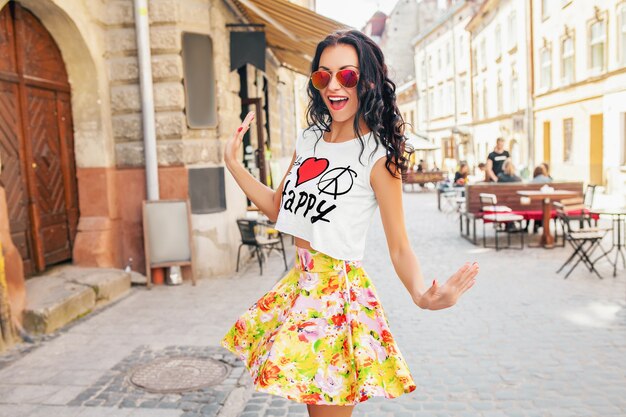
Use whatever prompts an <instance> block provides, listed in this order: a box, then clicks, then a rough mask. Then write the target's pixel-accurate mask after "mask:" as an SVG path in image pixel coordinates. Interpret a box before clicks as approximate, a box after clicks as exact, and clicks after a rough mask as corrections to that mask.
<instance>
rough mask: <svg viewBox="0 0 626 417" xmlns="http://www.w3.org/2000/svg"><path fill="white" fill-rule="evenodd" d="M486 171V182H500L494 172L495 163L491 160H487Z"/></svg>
mask: <svg viewBox="0 0 626 417" xmlns="http://www.w3.org/2000/svg"><path fill="white" fill-rule="evenodd" d="M485 171H486V172H487V175H486V176H485V180H488V179H489V178H491V179H492V180H493V181H494V182H498V177H497V176H496V173H495V172H493V161H492V160H491V159H487V166H486V167H485Z"/></svg>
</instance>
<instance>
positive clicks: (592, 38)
mask: <svg viewBox="0 0 626 417" xmlns="http://www.w3.org/2000/svg"><path fill="white" fill-rule="evenodd" d="M605 43H606V29H605V24H604V20H598V21H597V22H595V23H593V24H592V25H591V26H590V28H589V69H591V71H592V72H593V73H596V72H601V71H603V70H604V51H605V49H606V48H605Z"/></svg>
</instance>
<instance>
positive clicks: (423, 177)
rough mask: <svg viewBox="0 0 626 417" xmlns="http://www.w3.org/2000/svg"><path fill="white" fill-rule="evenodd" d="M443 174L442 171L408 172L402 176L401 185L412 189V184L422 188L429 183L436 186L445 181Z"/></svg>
mask: <svg viewBox="0 0 626 417" xmlns="http://www.w3.org/2000/svg"><path fill="white" fill-rule="evenodd" d="M445 174H446V173H445V172H443V171H426V172H416V171H408V172H407V173H406V174H405V175H403V176H402V183H403V185H404V184H410V185H411V187H413V184H419V185H421V186H424V184H427V183H429V182H432V183H433V184H436V183H438V182H440V181H443V180H444V179H445Z"/></svg>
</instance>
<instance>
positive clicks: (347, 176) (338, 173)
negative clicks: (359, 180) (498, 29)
mask: <svg viewBox="0 0 626 417" xmlns="http://www.w3.org/2000/svg"><path fill="white" fill-rule="evenodd" d="M356 176H357V175H356V172H354V170H352V169H350V167H349V166H347V167H339V168H333V169H331V170H330V171H328V172H326V173H325V174H324V175H323V176H322V178H320V180H319V182H318V183H317V189H318V190H319V191H320V193H323V194H328V195H332V196H333V197H334V198H335V200H336V199H337V196H338V195H343V194H346V193H348V191H350V190H351V189H352V186H353V185H354V178H356Z"/></svg>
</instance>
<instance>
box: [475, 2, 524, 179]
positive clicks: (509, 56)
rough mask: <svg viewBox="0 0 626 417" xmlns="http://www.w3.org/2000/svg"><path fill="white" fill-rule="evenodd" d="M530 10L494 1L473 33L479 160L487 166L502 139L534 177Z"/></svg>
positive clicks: (520, 4)
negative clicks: (494, 149)
mask: <svg viewBox="0 0 626 417" xmlns="http://www.w3.org/2000/svg"><path fill="white" fill-rule="evenodd" d="M528 8H529V3H528V2H526V1H522V0H488V1H486V2H485V3H483V5H482V6H481V8H480V10H479V11H478V13H477V14H476V15H475V17H474V18H473V19H472V21H471V22H470V23H469V25H468V27H467V29H468V31H469V32H470V34H471V41H470V42H471V48H472V49H471V51H472V52H471V54H472V55H471V56H472V103H473V106H472V107H473V129H472V131H473V136H474V146H475V149H476V157H477V160H478V161H482V162H485V161H486V160H487V155H488V154H489V152H491V151H492V150H493V148H494V146H495V144H496V139H497V138H498V137H502V138H504V139H505V140H506V148H507V149H508V151H509V152H510V154H511V158H512V159H513V162H514V163H515V166H516V168H517V170H518V173H521V174H526V175H530V174H531V173H532V167H531V166H529V165H531V164H532V162H531V157H532V152H531V138H532V136H531V135H532V133H531V132H530V129H529V126H530V111H531V105H532V103H531V96H530V94H529V85H530V77H529V74H530V71H529V69H530V68H529V57H530V45H529V39H530V36H529V31H528V28H529V25H528V23H529V20H528V19H529V14H528Z"/></svg>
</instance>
